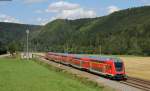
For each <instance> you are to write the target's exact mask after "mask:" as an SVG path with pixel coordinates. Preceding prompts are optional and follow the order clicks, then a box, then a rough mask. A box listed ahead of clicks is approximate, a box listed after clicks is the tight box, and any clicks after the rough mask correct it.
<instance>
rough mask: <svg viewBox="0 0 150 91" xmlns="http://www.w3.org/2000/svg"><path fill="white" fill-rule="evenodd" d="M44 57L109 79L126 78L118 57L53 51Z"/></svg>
mask: <svg viewBox="0 0 150 91" xmlns="http://www.w3.org/2000/svg"><path fill="white" fill-rule="evenodd" d="M45 57H46V59H48V60H52V61H55V62H59V63H62V64H66V65H71V66H73V67H76V68H79V69H84V70H88V71H90V72H93V73H96V74H100V75H103V76H105V77H108V78H111V79H116V80H125V79H127V77H126V73H125V65H124V62H123V61H122V60H121V59H119V58H110V57H90V56H88V57H87V56H86V57H84V56H81V55H77V54H63V53H53V52H48V53H47V54H46V56H45Z"/></svg>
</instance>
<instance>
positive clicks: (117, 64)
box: [115, 62, 123, 71]
mask: <svg viewBox="0 0 150 91" xmlns="http://www.w3.org/2000/svg"><path fill="white" fill-rule="evenodd" d="M122 66H123V64H122V62H115V68H116V71H122Z"/></svg>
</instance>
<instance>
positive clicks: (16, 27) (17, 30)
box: [0, 22, 41, 53]
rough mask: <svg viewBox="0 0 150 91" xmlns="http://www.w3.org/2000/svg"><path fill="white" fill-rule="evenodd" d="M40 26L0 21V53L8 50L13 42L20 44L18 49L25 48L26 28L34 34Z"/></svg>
mask: <svg viewBox="0 0 150 91" xmlns="http://www.w3.org/2000/svg"><path fill="white" fill-rule="evenodd" d="M40 27H41V26H37V25H27V24H16V23H5V22H0V53H1V52H3V51H4V52H5V51H8V45H9V44H11V43H12V42H15V43H16V45H18V46H19V47H18V48H17V49H18V50H23V48H24V45H25V43H26V42H24V41H25V39H26V30H27V29H29V30H30V33H31V35H32V34H33V32H35V33H36V32H37V31H36V30H37V29H39V28H40Z"/></svg>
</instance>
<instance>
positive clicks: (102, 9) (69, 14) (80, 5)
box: [0, 0, 150, 25]
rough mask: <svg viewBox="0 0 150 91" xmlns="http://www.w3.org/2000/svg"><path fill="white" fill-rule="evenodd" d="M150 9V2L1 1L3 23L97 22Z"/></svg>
mask: <svg viewBox="0 0 150 91" xmlns="http://www.w3.org/2000/svg"><path fill="white" fill-rule="evenodd" d="M145 5H150V0H12V1H0V22H17V23H26V24H42V25H44V24H46V23H48V22H50V21H53V20H55V19H58V18H60V19H79V18H94V17H99V16H104V15H108V14H110V13H112V12H115V11H118V10H122V9H126V8H131V7H138V6H145Z"/></svg>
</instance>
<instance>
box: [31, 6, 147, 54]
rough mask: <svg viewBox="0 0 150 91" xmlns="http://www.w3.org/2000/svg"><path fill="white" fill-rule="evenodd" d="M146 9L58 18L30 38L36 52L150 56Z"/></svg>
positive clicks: (145, 7) (139, 8)
mask: <svg viewBox="0 0 150 91" xmlns="http://www.w3.org/2000/svg"><path fill="white" fill-rule="evenodd" d="M149 19H150V6H144V7H138V8H129V9H126V10H121V11H118V12H114V13H112V14H110V15H107V16H103V17H97V18H93V19H78V20H63V19H58V20H55V21H53V22H50V23H48V24H47V25H45V26H44V27H43V28H42V29H41V31H40V32H39V34H37V36H35V37H34V38H33V39H32V45H33V46H35V45H36V47H37V49H38V50H39V51H43V50H44V51H56V52H62V51H68V52H71V53H72V52H73V53H99V46H100V45H101V51H102V53H104V54H130V55H150V50H149V49H150V20H149Z"/></svg>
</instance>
